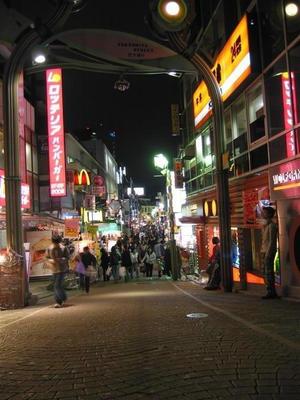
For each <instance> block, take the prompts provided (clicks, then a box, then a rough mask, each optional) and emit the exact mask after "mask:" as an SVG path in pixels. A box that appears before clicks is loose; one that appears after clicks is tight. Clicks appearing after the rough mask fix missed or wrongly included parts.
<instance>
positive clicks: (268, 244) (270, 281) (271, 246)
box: [261, 207, 279, 300]
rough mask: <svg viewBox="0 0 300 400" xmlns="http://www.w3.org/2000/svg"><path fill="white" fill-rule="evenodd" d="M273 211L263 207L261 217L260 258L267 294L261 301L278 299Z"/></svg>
mask: <svg viewBox="0 0 300 400" xmlns="http://www.w3.org/2000/svg"><path fill="white" fill-rule="evenodd" d="M274 215H275V210H274V208H273V207H263V212H262V216H263V218H264V220H265V225H264V227H263V231H262V244H261V258H262V261H263V268H264V279H265V285H266V289H267V294H266V295H265V296H263V297H262V299H264V300H267V299H278V298H279V296H278V295H277V293H276V289H275V273H274V259H275V255H276V252H277V234H278V229H277V224H275V222H274V221H273V218H274Z"/></svg>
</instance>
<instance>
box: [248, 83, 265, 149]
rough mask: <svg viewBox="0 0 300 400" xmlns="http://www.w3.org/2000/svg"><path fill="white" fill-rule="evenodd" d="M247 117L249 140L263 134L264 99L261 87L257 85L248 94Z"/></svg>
mask: <svg viewBox="0 0 300 400" xmlns="http://www.w3.org/2000/svg"><path fill="white" fill-rule="evenodd" d="M247 97H248V117H249V123H250V139H251V142H255V141H256V140H259V139H261V138H262V137H264V136H265V118H264V99H263V94H262V87H261V86H258V87H256V88H255V89H253V90H252V91H251V92H250V93H249V94H248V96H247Z"/></svg>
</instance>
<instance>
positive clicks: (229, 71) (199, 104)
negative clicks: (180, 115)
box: [193, 15, 251, 128]
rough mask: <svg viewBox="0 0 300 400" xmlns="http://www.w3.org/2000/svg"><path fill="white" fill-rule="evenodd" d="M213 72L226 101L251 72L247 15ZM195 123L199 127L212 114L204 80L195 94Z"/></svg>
mask: <svg viewBox="0 0 300 400" xmlns="http://www.w3.org/2000/svg"><path fill="white" fill-rule="evenodd" d="M212 73H213V74H214V76H215V77H216V79H217V81H218V83H219V86H220V91H221V94H222V99H223V101H225V100H226V99H227V98H228V97H229V96H230V95H231V94H232V93H233V92H234V91H235V89H236V88H237V87H238V86H239V85H240V84H241V83H242V82H243V81H244V80H245V79H246V78H247V76H248V75H249V74H250V73H251V61H250V51H249V36H248V22H247V16H246V15H245V16H244V17H243V18H242V20H241V21H240V23H239V24H238V26H237V27H236V28H235V30H234V32H233V33H232V35H231V36H230V38H229V39H228V41H227V42H226V44H225V46H224V47H223V49H222V51H221V52H220V54H219V55H218V57H217V59H216V62H215V65H214V67H213V68H212ZM193 104H194V118H195V119H194V123H195V127H196V128H199V127H200V126H201V125H203V124H204V122H205V121H207V119H208V118H209V117H210V116H211V114H212V104H211V99H210V96H209V93H208V89H207V86H206V84H205V83H204V81H202V82H201V83H200V85H199V86H198V87H197V89H196V91H195V93H194V95H193Z"/></svg>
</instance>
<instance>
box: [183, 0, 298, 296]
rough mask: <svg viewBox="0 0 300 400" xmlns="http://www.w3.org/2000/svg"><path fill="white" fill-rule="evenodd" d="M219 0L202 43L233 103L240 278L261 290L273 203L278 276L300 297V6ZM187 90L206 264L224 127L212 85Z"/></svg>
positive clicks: (193, 197) (229, 129) (192, 178)
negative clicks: (217, 143)
mask: <svg viewBox="0 0 300 400" xmlns="http://www.w3.org/2000/svg"><path fill="white" fill-rule="evenodd" d="M215 3H216V4H215V10H214V12H213V13H211V18H210V20H209V22H208V24H207V25H206V28H205V29H204V31H203V34H202V35H201V37H200V39H199V43H198V48H199V49H201V55H202V56H203V57H205V58H206V59H207V60H208V61H209V62H210V63H211V65H212V66H213V67H212V72H213V73H214V74H215V76H216V79H217V80H218V82H219V84H220V88H221V93H222V97H223V101H224V110H225V133H224V137H223V142H224V143H223V168H224V169H226V170H227V172H228V177H229V192H230V207H229V209H228V213H230V216H231V226H232V228H231V230H232V243H233V246H232V247H233V249H236V251H234V253H235V256H234V260H233V267H234V268H233V277H234V280H235V281H236V282H239V285H240V287H242V288H244V289H245V288H248V289H250V288H253V287H256V288H257V289H258V290H259V288H260V287H262V285H263V270H262V260H261V254H260V248H261V247H260V246H261V231H262V217H261V210H262V207H263V206H265V205H271V206H272V207H274V208H275V209H276V210H277V220H278V227H279V240H278V253H277V255H276V259H275V263H274V269H275V273H276V281H277V284H278V286H279V288H280V289H281V291H282V294H283V295H290V296H300V251H299V250H298V249H299V248H300V246H299V240H300V239H299V237H300V207H299V195H300V191H299V186H300V174H299V171H300V169H299V167H300V156H299V152H300V142H299V140H300V136H299V133H300V130H299V128H300V124H299V111H300V110H299V107H300V106H299V94H300V73H299V63H300V34H299V33H300V30H299V23H300V14H299V12H300V8H298V11H297V12H295V13H294V14H293V13H290V11H289V9H288V8H287V6H288V3H290V2H287V1H282V0H274V1H269V0H257V1H241V2H235V1H229V2H228V1H219V2H215ZM229 3H230V4H229ZM293 3H295V5H296V6H298V7H299V6H300V4H299V2H298V1H296V2H293ZM204 7H205V6H204ZM296 8H297V7H296ZM229 10H230V15H229ZM202 11H203V12H204V10H202ZM207 12H208V13H209V10H208V11H207ZM183 93H184V103H183V107H182V108H183V109H182V114H183V117H182V118H183V126H185V127H186V128H185V129H184V139H183V141H184V146H183V148H184V151H183V159H184V163H185V182H186V190H187V203H186V205H185V210H187V214H186V215H187V216H189V217H190V218H189V222H190V223H192V222H193V218H194V227H193V229H194V230H193V232H194V234H195V236H196V238H197V247H198V259H199V265H200V268H201V269H203V268H205V266H206V264H207V260H208V256H209V254H210V251H211V239H212V237H213V236H219V226H218V225H219V224H218V215H217V207H216V198H217V196H216V186H215V173H214V172H215V155H214V148H213V135H215V134H217V133H216V132H214V127H213V120H212V113H213V110H212V104H211V102H210V99H209V95H208V92H207V89H206V87H205V84H204V83H200V84H199V82H198V81H196V80H191V79H190V78H187V77H185V78H184V79H183ZM189 209H190V210H189ZM195 210H196V213H195ZM199 217H202V222H201V223H198V222H197V221H199ZM297 243H298V245H297Z"/></svg>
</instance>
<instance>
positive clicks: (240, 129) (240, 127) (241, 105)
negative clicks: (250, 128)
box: [232, 98, 247, 138]
mask: <svg viewBox="0 0 300 400" xmlns="http://www.w3.org/2000/svg"><path fill="white" fill-rule="evenodd" d="M232 120H233V125H232V127H233V137H234V138H237V137H239V136H242V135H244V134H245V133H246V132H247V119H246V108H245V101H244V98H241V99H240V100H238V101H237V102H236V103H235V104H234V105H233V107H232Z"/></svg>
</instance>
